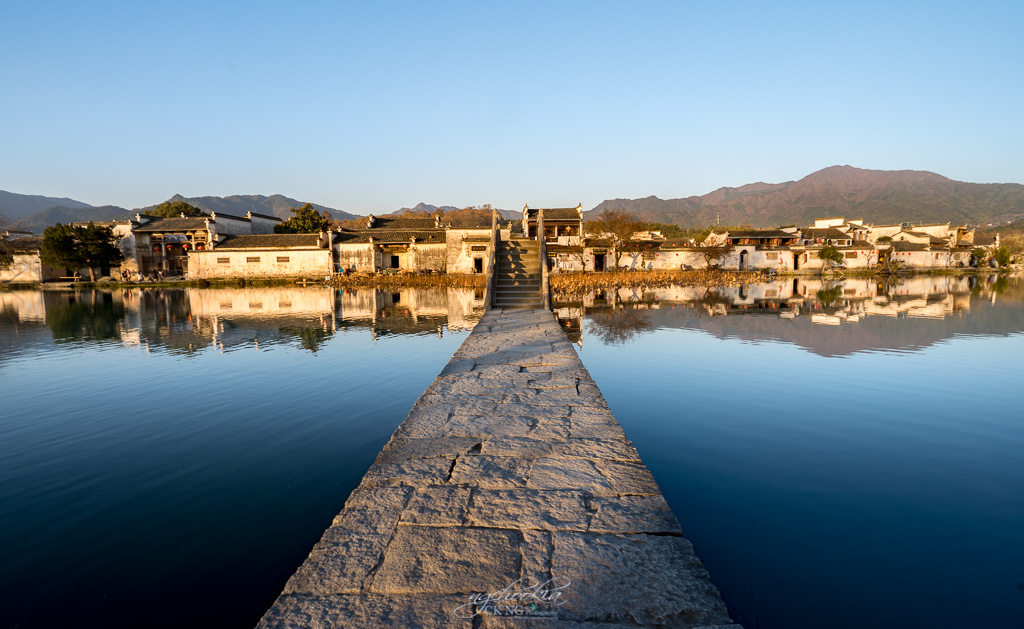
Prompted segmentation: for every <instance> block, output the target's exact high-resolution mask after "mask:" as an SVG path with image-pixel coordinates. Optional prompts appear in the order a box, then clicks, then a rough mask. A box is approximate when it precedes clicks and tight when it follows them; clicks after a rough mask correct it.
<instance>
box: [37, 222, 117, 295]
mask: <svg viewBox="0 0 1024 629" xmlns="http://www.w3.org/2000/svg"><path fill="white" fill-rule="evenodd" d="M39 258H40V259H41V260H42V261H43V262H44V263H45V264H48V265H50V266H52V267H56V268H65V269H81V268H83V267H84V268H88V269H89V279H90V280H92V281H96V271H95V269H96V268H98V267H108V266H114V265H116V264H120V263H121V261H122V260H123V259H124V256H123V255H122V254H121V250H120V249H118V248H117V236H115V235H114V231H113V230H112V229H110V228H109V227H103V226H101V225H96V224H95V223H89V224H88V225H84V226H83V225H63V224H61V223H57V224H56V225H51V226H50V227H47V228H46V230H45V231H44V232H43V243H42V244H41V245H40V246H39Z"/></svg>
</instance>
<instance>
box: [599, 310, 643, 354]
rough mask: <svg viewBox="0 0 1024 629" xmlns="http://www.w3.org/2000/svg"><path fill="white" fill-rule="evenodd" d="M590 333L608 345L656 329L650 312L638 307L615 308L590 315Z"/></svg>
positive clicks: (628, 339)
mask: <svg viewBox="0 0 1024 629" xmlns="http://www.w3.org/2000/svg"><path fill="white" fill-rule="evenodd" d="M589 318H590V330H589V331H590V333H591V334H593V335H594V336H596V337H597V338H599V339H601V340H602V341H603V342H604V343H606V344H608V345H621V344H624V343H627V342H629V341H632V340H633V338H634V337H637V336H640V335H641V334H643V333H644V332H652V331H653V330H654V329H655V327H656V326H655V325H654V322H653V321H651V316H650V313H649V312H648V311H646V310H637V309H636V308H622V307H620V308H615V309H613V310H605V311H601V312H593V313H591V314H590V315H589Z"/></svg>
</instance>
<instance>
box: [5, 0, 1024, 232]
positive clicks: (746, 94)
mask: <svg viewBox="0 0 1024 629" xmlns="http://www.w3.org/2000/svg"><path fill="white" fill-rule="evenodd" d="M1022 24H1024V2H1020V1H1019V0H1015V1H1011V2H985V1H972V2H966V1H965V2H844V3H831V2H821V1H820V0H819V1H817V2H806V3H798V2H790V3H781V2H779V3H771V2H750V3H741V2H709V1H706V0H705V1H701V2H682V1H679V2H607V3H606V2H579V3H571V2H560V3H559V2H521V1H517V2H507V3H491V2H465V3H454V2H443V3H433V2H351V3H347V2H323V3H309V2H288V3H283V2H282V3H268V2H255V1H253V2H237V3H234V2H205V1H204V2H160V3H157V2H47V1H45V0H34V1H32V2H14V1H10V2H3V3H0V33H2V36H0V189H3V190H8V191H11V192H18V193H22V194H44V195H50V196H69V197H72V198H75V199H78V200H81V201H85V202H87V203H91V204H93V205H102V204H115V205H120V206H123V207H127V208H134V207H139V206H143V205H148V204H153V203H157V202H160V201H162V200H164V199H166V198H168V197H169V196H171V195H172V194H174V193H181V194H184V195H186V196H199V195H220V196H225V195H230V194H274V193H281V194H285V195H288V196H291V197H294V198H296V199H298V200H300V201H313V202H316V203H321V204H324V205H328V206H330V207H334V208H337V209H339V210H345V211H349V212H353V213H359V214H365V213H368V212H378V213H379V212H387V211H392V210H395V209H398V208H399V207H402V206H411V205H414V204H415V203H417V202H419V201H424V202H427V203H433V204H450V205H457V206H466V205H479V204H483V203H491V204H493V205H495V206H497V207H502V208H505V209H512V210H515V209H519V208H521V207H522V205H523V204H524V203H526V202H529V203H530V204H531V205H534V206H547V207H553V206H566V205H575V204H576V203H580V202H582V203H583V205H584V207H585V208H588V209H589V208H590V207H593V206H594V205H596V204H597V203H599V202H600V201H602V200H604V199H607V198H618V197H625V198H635V197H643V196H648V195H656V196H659V197H661V198H674V197H684V196H689V195H699V194H704V193H707V192H710V191H712V190H714V189H716V188H719V187H721V186H739V185H742V184H744V183H749V182H753V181H766V182H781V181H789V180H793V179H800V178H801V177H804V176H806V175H807V174H809V173H811V172H813V171H816V170H818V169H821V168H824V167H826V166H830V165H835V164H850V165H853V166H857V167H860V168H872V169H886V170H890V169H913V170H930V171H934V172H937V173H940V174H942V175H945V176H948V177H951V178H953V179H958V180H963V181H975V182H1018V183H1020V182H1024V115H1022V112H1024V36H1022V35H1021V26H1022Z"/></svg>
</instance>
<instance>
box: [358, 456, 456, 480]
mask: <svg viewBox="0 0 1024 629" xmlns="http://www.w3.org/2000/svg"><path fill="white" fill-rule="evenodd" d="M451 468H452V462H451V460H449V459H447V458H444V457H436V458H431V459H407V460H398V461H388V462H387V463H374V464H373V465H371V466H370V469H369V470H368V471H367V472H366V475H365V476H364V477H363V482H362V484H361V485H367V486H370V487H377V486H381V485H412V486H413V487H423V486H425V485H438V484H443V483H445V482H447V481H448V475H449V472H450V471H451Z"/></svg>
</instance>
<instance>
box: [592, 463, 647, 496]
mask: <svg viewBox="0 0 1024 629" xmlns="http://www.w3.org/2000/svg"><path fill="white" fill-rule="evenodd" d="M597 468H598V469H599V470H601V473H602V474H603V475H604V476H605V477H606V478H608V479H609V480H610V481H611V485H612V490H613V491H615V493H617V494H660V493H661V490H660V489H658V483H656V482H655V481H654V476H653V475H652V474H651V471H650V470H648V469H647V466H646V465H644V464H643V463H639V462H635V461H598V462H597Z"/></svg>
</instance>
